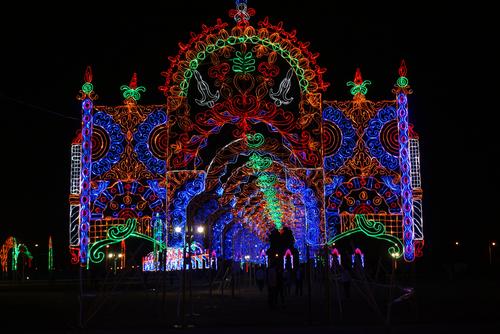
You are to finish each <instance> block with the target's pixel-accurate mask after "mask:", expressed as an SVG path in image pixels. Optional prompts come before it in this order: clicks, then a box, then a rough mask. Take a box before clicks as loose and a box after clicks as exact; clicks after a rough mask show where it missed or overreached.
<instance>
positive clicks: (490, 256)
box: [488, 241, 497, 265]
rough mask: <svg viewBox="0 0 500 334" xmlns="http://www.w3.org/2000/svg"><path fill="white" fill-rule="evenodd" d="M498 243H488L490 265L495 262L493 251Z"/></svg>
mask: <svg viewBox="0 0 500 334" xmlns="http://www.w3.org/2000/svg"><path fill="white" fill-rule="evenodd" d="M496 245H497V243H496V242H495V241H492V242H490V243H488V254H489V258H490V265H491V264H493V256H492V253H493V248H494V247H496Z"/></svg>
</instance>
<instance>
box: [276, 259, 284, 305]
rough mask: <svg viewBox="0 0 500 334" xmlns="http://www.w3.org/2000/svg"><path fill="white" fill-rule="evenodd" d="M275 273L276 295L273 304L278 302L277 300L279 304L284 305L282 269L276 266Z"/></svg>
mask: <svg viewBox="0 0 500 334" xmlns="http://www.w3.org/2000/svg"><path fill="white" fill-rule="evenodd" d="M276 272H277V275H276V278H277V280H276V296H275V304H278V300H279V301H280V302H281V306H282V307H285V282H284V279H283V270H282V269H281V268H280V267H279V266H278V267H277V270H276Z"/></svg>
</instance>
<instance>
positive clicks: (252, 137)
mask: <svg viewBox="0 0 500 334" xmlns="http://www.w3.org/2000/svg"><path fill="white" fill-rule="evenodd" d="M247 145H248V148H250V149H252V150H255V149H257V148H259V147H261V146H262V145H264V136H263V135H262V134H261V133H255V134H247Z"/></svg>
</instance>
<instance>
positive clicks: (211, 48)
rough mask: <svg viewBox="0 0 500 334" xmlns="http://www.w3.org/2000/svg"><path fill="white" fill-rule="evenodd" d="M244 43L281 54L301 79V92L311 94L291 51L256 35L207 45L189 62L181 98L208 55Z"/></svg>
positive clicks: (233, 37)
mask: <svg viewBox="0 0 500 334" xmlns="http://www.w3.org/2000/svg"><path fill="white" fill-rule="evenodd" d="M243 43H251V44H260V45H263V46H265V47H267V48H269V49H271V50H273V51H275V52H276V53H278V54H280V55H281V56H282V57H283V58H284V59H285V60H286V61H287V62H288V64H290V66H291V67H292V68H293V69H294V72H295V74H296V75H297V77H298V78H299V86H300V89H301V91H302V92H304V93H309V90H308V87H309V81H308V80H307V79H306V77H305V70H304V69H303V68H302V67H301V66H300V64H299V60H298V59H297V58H296V57H294V56H292V55H291V53H290V51H288V50H286V49H285V48H283V46H282V45H281V44H280V43H274V42H271V41H270V40H269V38H261V37H260V36H256V35H253V36H248V35H243V36H229V37H228V38H227V39H218V40H217V41H216V42H215V43H214V44H209V45H207V47H206V48H205V50H203V51H200V52H198V53H197V54H196V56H195V57H194V58H193V59H192V60H191V61H190V62H189V68H186V69H185V70H184V73H183V80H182V81H181V82H180V84H179V87H180V89H181V92H180V93H179V96H187V93H188V88H189V81H190V80H191V78H192V76H193V71H194V70H196V69H197V68H198V66H199V65H200V63H201V62H202V61H203V60H205V58H206V57H207V56H208V55H210V54H212V53H214V52H215V51H217V50H220V49H222V48H224V47H226V46H228V45H236V44H243ZM233 70H234V69H233Z"/></svg>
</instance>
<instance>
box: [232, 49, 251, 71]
mask: <svg viewBox="0 0 500 334" xmlns="http://www.w3.org/2000/svg"><path fill="white" fill-rule="evenodd" d="M231 60H232V61H233V67H232V69H233V71H234V72H236V73H243V74H247V73H250V72H253V71H255V59H254V58H253V53H252V52H251V51H250V52H247V53H245V54H242V53H241V52H240V51H236V58H233V59H231Z"/></svg>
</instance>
